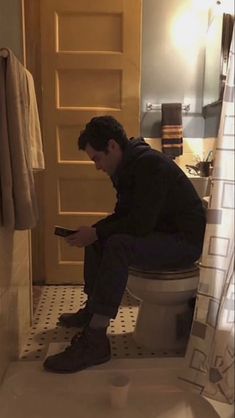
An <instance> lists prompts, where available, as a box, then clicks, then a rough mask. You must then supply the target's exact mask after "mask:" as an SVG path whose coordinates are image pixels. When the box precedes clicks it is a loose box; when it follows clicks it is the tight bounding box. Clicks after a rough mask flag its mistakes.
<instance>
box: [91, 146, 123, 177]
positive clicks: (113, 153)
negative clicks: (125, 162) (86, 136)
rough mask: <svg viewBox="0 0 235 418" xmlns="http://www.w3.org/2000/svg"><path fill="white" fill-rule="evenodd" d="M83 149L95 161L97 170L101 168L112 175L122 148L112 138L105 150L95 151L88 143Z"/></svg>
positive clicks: (120, 158)
mask: <svg viewBox="0 0 235 418" xmlns="http://www.w3.org/2000/svg"><path fill="white" fill-rule="evenodd" d="M85 151H86V153H87V155H88V156H89V158H90V159H91V160H92V161H93V162H94V163H95V166H96V169H97V170H102V171H104V173H107V174H108V175H109V176H112V175H113V174H114V173H115V171H116V169H117V167H118V166H119V164H120V162H121V160H122V150H121V148H120V146H119V145H118V143H117V142H116V141H114V139H110V140H109V142H108V147H107V151H106V152H104V151H96V150H95V149H94V148H93V147H92V146H91V145H90V144H87V146H86V148H85Z"/></svg>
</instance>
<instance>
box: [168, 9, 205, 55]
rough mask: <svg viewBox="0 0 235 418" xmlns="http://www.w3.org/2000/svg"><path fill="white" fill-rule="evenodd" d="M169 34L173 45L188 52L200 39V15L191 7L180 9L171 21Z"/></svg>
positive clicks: (193, 48)
mask: <svg viewBox="0 0 235 418" xmlns="http://www.w3.org/2000/svg"><path fill="white" fill-rule="evenodd" d="M171 34H172V41H173V44H174V45H175V47H176V48H177V49H181V50H182V52H184V53H186V54H190V52H191V51H193V50H195V48H196V46H197V45H198V44H199V42H200V41H201V36H202V33H201V17H200V16H199V14H197V13H195V11H193V10H192V9H191V10H190V9H186V10H181V11H180V12H179V13H178V14H177V15H176V16H175V19H174V21H173V22H172V31H171Z"/></svg>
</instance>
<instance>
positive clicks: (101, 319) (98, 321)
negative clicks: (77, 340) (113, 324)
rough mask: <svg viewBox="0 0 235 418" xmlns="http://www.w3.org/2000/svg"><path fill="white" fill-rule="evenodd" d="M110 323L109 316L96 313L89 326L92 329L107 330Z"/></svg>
mask: <svg viewBox="0 0 235 418" xmlns="http://www.w3.org/2000/svg"><path fill="white" fill-rule="evenodd" d="M109 321H110V318H109V317H108V316H105V315H100V314H96V313H95V314H94V315H93V316H92V318H91V320H90V323H89V326H90V327H91V328H107V327H108V326H109Z"/></svg>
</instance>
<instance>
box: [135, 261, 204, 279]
mask: <svg viewBox="0 0 235 418" xmlns="http://www.w3.org/2000/svg"><path fill="white" fill-rule="evenodd" d="M198 272H199V265H198V263H194V264H191V265H190V266H189V267H184V268H175V269H167V270H145V269H141V268H138V267H135V266H131V267H129V274H131V275H133V276H137V277H141V278H143V279H149V280H181V279H187V278H190V277H194V276H195V275H197V274H198Z"/></svg>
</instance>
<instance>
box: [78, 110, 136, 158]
mask: <svg viewBox="0 0 235 418" xmlns="http://www.w3.org/2000/svg"><path fill="white" fill-rule="evenodd" d="M110 139H114V140H115V141H116V142H117V143H118V144H119V145H120V147H121V149H124V148H125V146H126V145H127V142H128V138H127V135H126V132H125V130H124V128H123V126H122V125H121V124H120V123H119V122H118V121H117V120H116V119H115V118H113V117H112V116H97V117H94V118H92V119H91V120H90V122H88V123H87V124H86V127H85V129H84V130H83V131H81V133H80V136H79V138H78V148H79V149H81V150H85V148H86V146H87V145H88V144H89V145H90V146H91V147H92V148H94V149H95V150H96V151H106V150H107V147H108V142H109V140H110Z"/></svg>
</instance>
